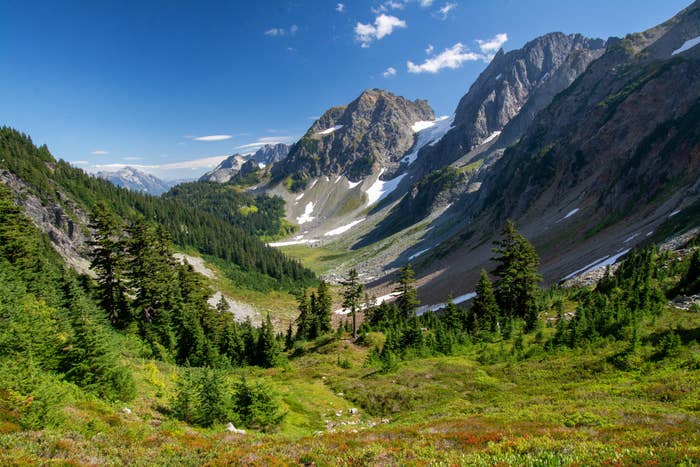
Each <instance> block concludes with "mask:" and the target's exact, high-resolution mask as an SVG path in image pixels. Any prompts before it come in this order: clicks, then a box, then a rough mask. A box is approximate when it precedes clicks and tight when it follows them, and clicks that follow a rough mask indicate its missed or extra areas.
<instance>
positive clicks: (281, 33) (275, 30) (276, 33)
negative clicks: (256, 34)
mask: <svg viewBox="0 0 700 467" xmlns="http://www.w3.org/2000/svg"><path fill="white" fill-rule="evenodd" d="M285 33H286V31H285V30H284V29H281V28H271V29H268V30H267V31H265V33H264V34H265V35H266V36H272V37H275V36H284V34H285Z"/></svg>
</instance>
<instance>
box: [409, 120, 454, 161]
mask: <svg viewBox="0 0 700 467" xmlns="http://www.w3.org/2000/svg"><path fill="white" fill-rule="evenodd" d="M453 121H454V115H453V116H452V117H448V116H446V115H445V116H443V117H440V118H438V119H436V120H421V121H418V122H416V123H414V124H413V125H412V126H411V129H412V130H413V132H414V133H417V134H418V137H417V138H418V139H417V140H416V144H415V145H414V146H413V151H411V153H410V154H408V155H406V156H405V157H404V158H403V160H402V162H404V163H406V164H408V165H411V164H412V163H413V162H414V161H415V160H416V159H417V158H418V152H419V151H420V150H421V149H423V147H424V146H425V145H426V144H431V145H433V144H435V143H437V142H438V141H440V140H441V139H442V137H443V136H445V133H447V132H448V131H449V130H450V128H452V122H453Z"/></svg>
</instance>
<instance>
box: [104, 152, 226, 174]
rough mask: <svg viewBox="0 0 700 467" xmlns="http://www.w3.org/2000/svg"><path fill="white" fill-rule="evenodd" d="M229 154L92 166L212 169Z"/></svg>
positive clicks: (116, 168) (111, 168) (109, 168)
mask: <svg viewBox="0 0 700 467" xmlns="http://www.w3.org/2000/svg"><path fill="white" fill-rule="evenodd" d="M227 157H228V156H226V155H223V156H211V157H203V158H201V159H192V160H188V161H180V162H171V163H169V164H121V163H114V164H95V165H93V166H92V168H93V169H95V170H119V169H123V168H124V167H127V166H128V167H133V168H135V169H141V170H159V171H163V170H179V169H210V168H213V167H216V166H217V165H218V164H220V163H221V161H223V160H224V159H226V158H227Z"/></svg>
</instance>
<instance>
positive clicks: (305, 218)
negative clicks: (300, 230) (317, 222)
mask: <svg viewBox="0 0 700 467" xmlns="http://www.w3.org/2000/svg"><path fill="white" fill-rule="evenodd" d="M313 212H314V203H313V201H309V202H308V203H306V207H305V208H304V214H302V215H301V216H299V217H297V224H299V225H301V224H306V223H307V222H311V221H312V220H314V219H315V217H312V216H311V214H312V213H313Z"/></svg>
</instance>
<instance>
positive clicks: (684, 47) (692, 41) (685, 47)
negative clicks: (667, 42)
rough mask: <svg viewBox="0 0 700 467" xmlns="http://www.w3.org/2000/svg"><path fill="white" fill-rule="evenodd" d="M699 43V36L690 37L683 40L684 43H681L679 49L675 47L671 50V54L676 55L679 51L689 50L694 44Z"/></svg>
mask: <svg viewBox="0 0 700 467" xmlns="http://www.w3.org/2000/svg"><path fill="white" fill-rule="evenodd" d="M698 44H700V36H698V37H696V38H695V39H690V40H689V41H685V44H683V45H682V46H681V47H680V48H679V49H676V50H674V51H673V53H672V54H671V55H678V54H679V53H683V52H685V51H686V50H690V49H692V48H693V47H695V46H696V45H698Z"/></svg>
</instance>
